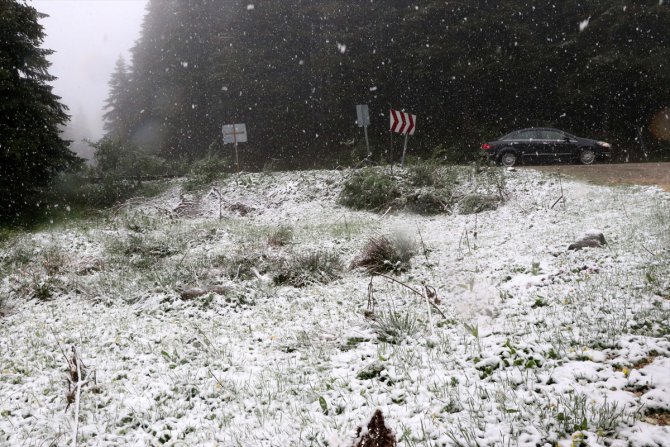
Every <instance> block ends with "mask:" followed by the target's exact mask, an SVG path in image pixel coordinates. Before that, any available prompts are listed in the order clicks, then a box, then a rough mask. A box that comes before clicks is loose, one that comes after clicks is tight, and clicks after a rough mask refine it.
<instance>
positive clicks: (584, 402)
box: [553, 393, 635, 436]
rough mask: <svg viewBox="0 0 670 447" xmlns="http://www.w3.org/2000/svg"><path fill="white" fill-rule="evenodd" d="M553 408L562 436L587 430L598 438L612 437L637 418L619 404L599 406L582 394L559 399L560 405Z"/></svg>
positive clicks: (571, 394) (607, 403)
mask: <svg viewBox="0 0 670 447" xmlns="http://www.w3.org/2000/svg"><path fill="white" fill-rule="evenodd" d="M553 408H554V410H553V411H554V414H553V416H554V420H556V421H557V422H558V431H559V433H560V435H561V436H570V435H572V434H574V433H576V432H580V431H586V430H592V431H594V432H596V433H597V434H598V436H608V435H612V434H613V433H614V432H615V430H616V428H617V427H618V426H619V424H621V423H622V422H625V421H627V420H630V419H633V418H634V417H635V416H634V415H633V414H630V413H628V412H626V409H625V408H624V407H621V406H619V405H618V403H617V402H614V403H609V402H607V401H605V402H604V403H602V404H599V403H596V402H595V401H590V400H589V398H588V397H587V396H586V395H584V394H581V393H570V394H569V395H567V396H561V397H559V399H558V404H557V405H556V406H555V407H553Z"/></svg>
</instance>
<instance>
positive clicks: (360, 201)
mask: <svg viewBox="0 0 670 447" xmlns="http://www.w3.org/2000/svg"><path fill="white" fill-rule="evenodd" d="M399 196H400V190H399V188H398V185H397V183H396V181H395V179H394V178H393V177H391V176H390V175H389V174H387V173H385V172H383V171H380V170H378V169H374V168H365V169H361V170H360V171H358V172H356V173H355V174H354V175H352V176H351V177H350V178H349V179H348V180H347V181H346V182H345V183H344V188H343V189H342V192H341V193H340V197H339V203H340V204H341V205H344V206H346V207H349V208H353V209H357V210H375V209H379V208H381V207H382V206H384V205H386V204H388V203H390V202H392V201H393V200H394V199H395V198H397V197H399Z"/></svg>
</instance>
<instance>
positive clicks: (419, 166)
mask: <svg viewBox="0 0 670 447" xmlns="http://www.w3.org/2000/svg"><path fill="white" fill-rule="evenodd" d="M407 173H408V175H409V183H410V184H411V185H412V186H416V187H419V188H420V187H423V186H435V184H436V183H437V182H436V180H439V177H440V173H439V166H438V165H437V164H435V163H430V162H419V163H416V164H412V165H410V166H409V167H408V168H407Z"/></svg>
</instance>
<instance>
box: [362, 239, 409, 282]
mask: <svg viewBox="0 0 670 447" xmlns="http://www.w3.org/2000/svg"><path fill="white" fill-rule="evenodd" d="M414 252H415V246H414V242H413V241H412V240H410V239H409V238H408V237H407V236H404V235H395V236H393V237H387V236H375V237H371V238H370V239H368V241H367V243H366V244H365V246H364V247H363V251H362V253H361V255H360V256H358V257H357V258H356V259H354V261H353V262H352V267H353V268H355V267H360V268H363V269H365V270H366V271H367V272H368V273H387V272H394V273H399V272H403V271H406V270H408V269H409V267H410V260H411V259H412V256H414Z"/></svg>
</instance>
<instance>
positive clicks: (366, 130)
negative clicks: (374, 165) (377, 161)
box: [363, 126, 372, 158]
mask: <svg viewBox="0 0 670 447" xmlns="http://www.w3.org/2000/svg"><path fill="white" fill-rule="evenodd" d="M363 130H364V131H365V146H366V147H367V148H368V158H370V156H372V152H370V140H368V126H363Z"/></svg>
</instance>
